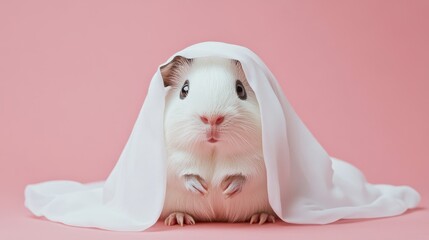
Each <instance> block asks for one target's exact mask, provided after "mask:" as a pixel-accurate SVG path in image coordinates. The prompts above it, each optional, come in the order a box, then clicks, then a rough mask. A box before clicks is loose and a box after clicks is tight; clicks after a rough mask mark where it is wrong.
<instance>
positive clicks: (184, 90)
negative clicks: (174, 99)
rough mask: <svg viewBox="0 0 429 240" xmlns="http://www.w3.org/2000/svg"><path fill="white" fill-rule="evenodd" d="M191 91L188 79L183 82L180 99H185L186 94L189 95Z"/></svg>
mask: <svg viewBox="0 0 429 240" xmlns="http://www.w3.org/2000/svg"><path fill="white" fill-rule="evenodd" d="M188 92H189V81H188V80H186V81H185V83H184V84H183V87H182V90H181V91H180V99H184V98H185V97H186V96H188Z"/></svg>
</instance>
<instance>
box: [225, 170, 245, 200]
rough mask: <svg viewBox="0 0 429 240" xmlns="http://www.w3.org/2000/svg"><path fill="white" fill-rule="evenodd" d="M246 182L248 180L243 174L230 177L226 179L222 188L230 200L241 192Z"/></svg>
mask: <svg viewBox="0 0 429 240" xmlns="http://www.w3.org/2000/svg"><path fill="white" fill-rule="evenodd" d="M245 182H246V178H245V177H244V176H243V175H241V174H238V175H230V176H227V177H225V178H224V180H223V181H222V183H221V185H220V187H221V188H222V190H223V194H224V195H225V197H226V198H230V197H232V196H234V195H236V194H237V193H239V192H241V190H242V189H243V185H244V183H245Z"/></svg>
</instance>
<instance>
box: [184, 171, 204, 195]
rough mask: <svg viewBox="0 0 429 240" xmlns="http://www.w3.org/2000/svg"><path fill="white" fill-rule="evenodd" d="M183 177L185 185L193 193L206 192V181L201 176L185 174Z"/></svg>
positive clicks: (202, 193)
mask: <svg viewBox="0 0 429 240" xmlns="http://www.w3.org/2000/svg"><path fill="white" fill-rule="evenodd" d="M183 177H184V179H185V187H186V189H187V190H189V191H191V192H195V193H200V194H201V195H203V196H204V195H205V194H206V193H207V189H208V186H207V183H206V181H204V179H203V178H202V177H200V176H199V175H195V174H186V175H184V176H183Z"/></svg>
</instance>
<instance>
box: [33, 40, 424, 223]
mask: <svg viewBox="0 0 429 240" xmlns="http://www.w3.org/2000/svg"><path fill="white" fill-rule="evenodd" d="M178 55H180V56H184V57H186V58H197V57H207V56H217V57H224V58H230V59H236V60H239V61H240V62H241V65H242V67H243V70H244V73H245V75H246V77H247V80H248V82H249V84H250V86H251V87H252V89H253V90H254V92H255V94H256V97H257V99H258V102H259V107H260V112H261V118H262V119H261V121H262V138H263V154H264V161H265V165H266V170H267V185H268V196H269V202H270V204H271V206H272V208H273V210H274V211H275V213H276V214H277V215H278V217H280V218H281V219H282V220H283V221H285V222H290V223H302V224H305V223H311V224H325V223H330V222H334V221H336V220H338V219H341V218H347V219H351V218H373V217H386V216H393V215H399V214H401V213H403V212H404V211H406V210H407V209H409V208H413V207H416V205H417V204H418V202H419V201H420V196H419V194H418V193H417V192H416V191H415V190H414V189H412V188H410V187H408V186H391V185H373V184H370V183H368V182H367V181H366V180H365V178H364V176H363V175H362V173H361V172H360V171H359V170H358V169H357V168H356V167H354V166H352V165H350V164H348V163H346V162H343V161H341V160H338V159H335V158H332V157H330V156H329V155H328V154H327V153H326V151H325V150H324V149H323V147H322V146H321V145H320V144H319V142H318V141H317V140H316V139H315V138H314V136H313V135H312V134H311V133H310V131H309V130H308V129H307V127H306V126H305V125H304V124H303V122H302V121H301V119H300V118H299V117H298V115H297V114H296V113H295V111H294V110H293V108H292V107H291V105H290V104H289V102H288V100H287V99H286V97H285V96H284V94H283V92H282V90H281V87H280V85H279V84H278V82H277V80H276V78H275V77H274V75H273V74H272V73H271V72H270V70H269V69H268V68H267V66H266V65H265V64H264V63H263V62H262V60H261V59H260V58H259V57H258V56H257V55H256V54H255V53H253V52H252V51H250V50H249V49H247V48H244V47H241V46H236V45H231V44H226V43H220V42H203V43H199V44H195V45H192V46H190V47H188V48H186V49H184V50H182V51H179V52H177V53H176V54H174V55H173V56H171V57H170V59H168V61H167V62H165V63H163V64H161V65H160V67H161V66H163V65H165V64H167V63H168V62H170V61H171V60H172V59H173V58H174V57H175V56H178ZM164 97H165V90H164V85H163V80H162V77H161V73H160V69H159V68H158V69H157V70H156V73H155V75H154V76H153V78H152V81H151V83H150V86H149V90H148V93H147V96H146V99H145V102H144V104H143V107H142V108H141V111H140V113H139V116H138V118H137V121H136V123H135V125H134V128H133V130H132V133H131V136H130V138H129V139H128V142H127V144H126V146H125V148H124V150H123V152H122V154H121V156H120V158H119V160H118V162H117V164H116V166H115V167H114V169H113V171H112V172H111V174H110V176H109V177H108V179H107V180H106V181H105V182H97V183H91V184H81V183H78V182H73V181H50V182H43V183H39V184H34V185H28V186H27V187H26V189H25V205H26V207H27V208H28V209H29V210H30V211H31V212H33V213H34V214H35V215H36V216H44V217H46V218H47V219H49V220H52V221H56V222H62V223H65V224H68V225H73V226H82V227H97V228H102V229H109V230H117V231H141V230H145V229H147V228H149V227H150V226H152V225H153V224H154V223H155V222H156V221H157V220H158V218H159V216H160V213H161V211H162V208H163V203H164V197H165V190H166V146H165V140H164V126H163V119H164V104H165V99H164ZM82 167H83V166H82Z"/></svg>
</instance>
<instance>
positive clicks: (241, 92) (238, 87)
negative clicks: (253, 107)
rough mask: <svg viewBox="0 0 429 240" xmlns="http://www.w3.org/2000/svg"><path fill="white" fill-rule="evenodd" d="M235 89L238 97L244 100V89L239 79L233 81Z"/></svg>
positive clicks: (245, 95)
mask: <svg viewBox="0 0 429 240" xmlns="http://www.w3.org/2000/svg"><path fill="white" fill-rule="evenodd" d="M235 91H236V92H237V96H238V98H240V99H241V100H246V98H247V94H246V89H245V88H244V86H243V83H242V82H241V81H240V80H237V82H235Z"/></svg>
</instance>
